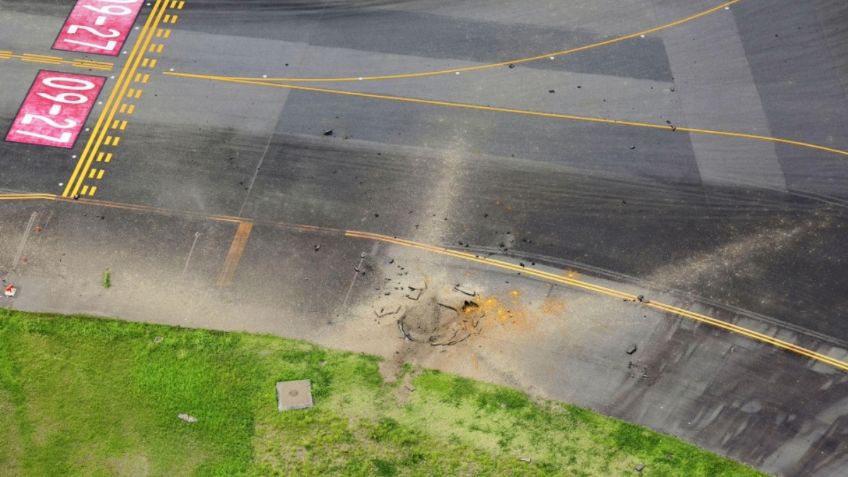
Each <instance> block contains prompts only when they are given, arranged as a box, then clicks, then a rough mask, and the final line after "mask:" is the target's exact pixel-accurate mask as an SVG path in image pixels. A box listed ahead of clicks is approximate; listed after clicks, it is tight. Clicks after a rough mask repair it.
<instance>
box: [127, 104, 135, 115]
mask: <svg viewBox="0 0 848 477" xmlns="http://www.w3.org/2000/svg"><path fill="white" fill-rule="evenodd" d="M134 112H135V105H134V104H131V105H129V107H128V108H127V114H128V115H132V113H134Z"/></svg>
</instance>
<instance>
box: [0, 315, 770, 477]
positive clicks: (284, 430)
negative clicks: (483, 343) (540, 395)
mask: <svg viewBox="0 0 848 477" xmlns="http://www.w3.org/2000/svg"><path fill="white" fill-rule="evenodd" d="M378 362H379V360H378V358H375V357H373V356H366V355H359V354H352V353H343V352H337V351H331V350H327V349H322V348H319V347H316V346H312V345H309V344H307V343H304V342H300V341H295V340H289V339H283V338H277V337H270V336H258V335H249V334H243V333H220V332H213V331H203V330H189V329H181V328H172V327H166V326H159V325H149V324H140V323H127V322H120V321H111V320H101V319H93V318H86V317H76V316H56V315H34V314H27V313H20V312H15V311H10V310H0V428H2V429H3V432H2V433H0V474H2V475H4V476H15V475H85V476H97V475H104V476H105V475H168V476H177V475H261V476H267V475H362V476H371V475H377V476H395V475H421V476H425V475H426V476H437V475H450V476H454V475H475V476H477V475H568V476H596V475H603V476H611V475H650V476H678V475H686V476H721V475H724V476H755V475H761V474H759V473H757V472H756V471H754V470H752V469H750V468H748V467H745V466H742V465H740V464H737V463H734V462H732V461H729V460H727V459H723V458H720V457H718V456H715V455H713V454H710V453H708V452H705V451H703V450H700V449H697V448H695V447H693V446H691V445H688V444H686V443H683V442H681V441H680V440H678V439H675V438H672V437H669V436H664V435H660V434H657V433H654V432H651V431H649V430H647V429H644V428H641V427H638V426H634V425H631V424H627V423H624V422H621V421H618V420H615V419H611V418H608V417H604V416H601V415H598V414H595V413H593V412H590V411H587V410H585V409H581V408H577V407H574V406H570V405H567V404H561V403H554V402H539V401H535V400H532V399H530V398H528V397H527V396H526V395H524V394H522V393H520V392H517V391H514V390H511V389H507V388H503V387H499V386H494V385H488V384H483V383H479V382H475V381H471V380H468V379H464V378H460V377H456V376H452V375H449V374H444V373H439V372H436V371H428V370H424V371H414V370H412V369H410V368H408V367H407V368H406V369H405V372H406V373H409V374H408V376H406V377H405V379H400V380H398V382H397V383H393V384H387V383H384V382H383V380H382V378H381V377H380V374H379V372H378ZM290 379H311V380H312V385H313V396H314V400H315V404H316V405H315V407H314V408H313V409H310V410H303V411H290V412H286V413H278V412H277V411H276V406H275V395H274V383H275V382H276V381H280V380H290ZM179 413H187V414H190V415H192V416H195V417H197V418H198V422H197V423H194V424H189V423H185V422H183V421H181V420H179V419H178V418H177V415H178V414H179ZM639 464H643V465H644V466H645V467H644V469H643V470H642V472H641V473H639V472H636V471H635V470H634V467H636V466H637V465H639Z"/></svg>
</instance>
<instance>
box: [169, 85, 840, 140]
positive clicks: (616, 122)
mask: <svg viewBox="0 0 848 477" xmlns="http://www.w3.org/2000/svg"><path fill="white" fill-rule="evenodd" d="M163 74H165V75H168V76H177V77H182V78H192V79H202V80H207V81H221V82H225V83H236V84H247V85H255V86H265V87H269V88H284V89H292V90H297V91H309V92H313V93H327V94H335V95H341V96H353V97H358V98H367V99H378V100H384V101H396V102H401V103H412V104H424V105H430V106H442V107H447V108H456V109H470V110H475V111H487V112H493V113H505V114H515V115H520V116H530V117H540V118H548V119H561V120H568V121H581V122H588V123H597V124H607V125H611V126H628V127H636V128H643V129H659V130H665V131H668V132H670V133H674V132H680V133H690V134H703V135H708V136H719V137H729V138H735V139H747V140H752V141H763V142H771V143H779V144H787V145H790V146H796V147H801V148H806V149H814V150H817V151H822V152H828V153H832V154H837V155H840V156H844V157H848V150H843V149H836V148H832V147H826V146H821V145H818V144H812V143H808V142H803V141H796V140H792V139H784V138H778V137H771V136H761V135H758V134H748V133H742V132H733V131H720V130H716V129H702V128H691V127H683V126H680V127H678V126H670V125H668V124H656V123H643V122H639V121H627V120H621V119H608V118H597V117H591V116H578V115H574V114H560V113H548V112H544V111H531V110H526V109H516V108H503V107H496V106H484V105H480V104H472V103H460V102H455V101H443V100H433V99H423V98H411V97H407V96H393V95H387V94H376V93H363V92H359V91H346V90H339V89H329V88H319V87H314V86H300V85H291V84H278V83H265V82H261V81H253V80H240V79H232V78H221V77H219V76H208V75H196V74H190V73H173V72H165V73H163Z"/></svg>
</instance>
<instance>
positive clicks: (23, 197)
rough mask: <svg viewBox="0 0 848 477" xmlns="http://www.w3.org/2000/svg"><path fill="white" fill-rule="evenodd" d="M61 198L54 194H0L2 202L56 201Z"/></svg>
mask: <svg viewBox="0 0 848 477" xmlns="http://www.w3.org/2000/svg"><path fill="white" fill-rule="evenodd" d="M58 198H59V196H56V195H53V194H0V200H8V201H15V200H56V199H58Z"/></svg>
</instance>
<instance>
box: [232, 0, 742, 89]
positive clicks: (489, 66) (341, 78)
mask: <svg viewBox="0 0 848 477" xmlns="http://www.w3.org/2000/svg"><path fill="white" fill-rule="evenodd" d="M740 1H742V0H730V1H726V2H724V3H722V4H720V5H716V6H714V7H712V8H709V9H707V10H704V11H702V12H698V13H695V14H693V15H689V16H688V17H685V18H681V19H679V20H675V21H673V22H670V23H666V24H664V25H660V26H656V27H653V28H648V29H647V30H642V31H638V32H636V33H630V34H627V35H622V36H619V37H615V38H610V39H609V40H604V41H599V42H595V43H590V44H588V45H583V46H578V47H575V48H569V49H566V50H558V51H551V52H549V53H543V54H540V55H535V56H528V57H526V58H516V59H513V60H507V61H499V62H497V63H487V64H484V65H474V66H465V67H461V68H448V69H442V70H433V71H420V72H416V73H399V74H392V75H379V76H365V75H359V76H339V77H324V78H320V77H319V78H298V77H294V78H255V77H232V79H243V80H257V81H264V82H277V81H282V82H287V83H296V82H302V83H332V82H347V81H380V80H396V79H409V78H423V77H427V76H440V75H447V74H457V73H466V72H470V71H481V70H488V69H492V68H500V67H503V66H510V65H520V64H522V63H530V62H533V61H541V60H553V59H555V58H558V57H561V56H566V55H571V54H574V53H579V52H581V51H586V50H592V49H595V48H600V47H604V46H609V45H614V44H616V43H621V42H623V41H628V40H633V39H637V38H643V37H645V36H647V35H650V34H652V33H657V32H660V31H663V30H667V29H669V28H673V27H676V26H679V25H683V24H685V23H689V22H691V21H694V20H697V19H699V18H703V17H705V16H708V15H711V14H713V13H716V12H719V11H721V10H725V9H727V8H728V7H730V6H731V5H733V4H735V3H739V2H740ZM222 78H227V77H225V76H223V77H222Z"/></svg>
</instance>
